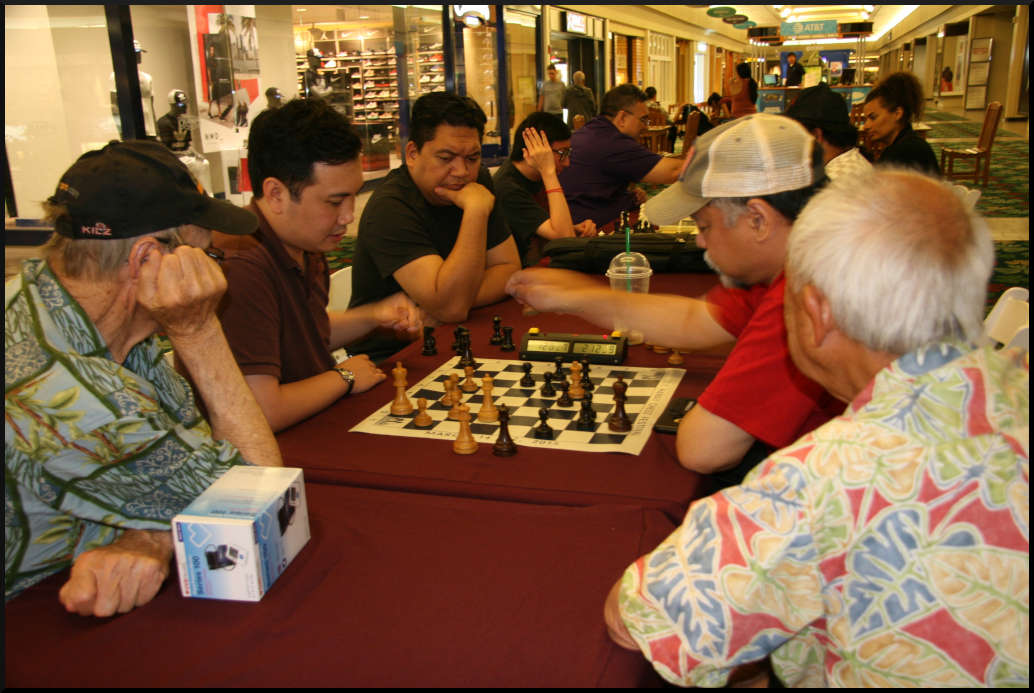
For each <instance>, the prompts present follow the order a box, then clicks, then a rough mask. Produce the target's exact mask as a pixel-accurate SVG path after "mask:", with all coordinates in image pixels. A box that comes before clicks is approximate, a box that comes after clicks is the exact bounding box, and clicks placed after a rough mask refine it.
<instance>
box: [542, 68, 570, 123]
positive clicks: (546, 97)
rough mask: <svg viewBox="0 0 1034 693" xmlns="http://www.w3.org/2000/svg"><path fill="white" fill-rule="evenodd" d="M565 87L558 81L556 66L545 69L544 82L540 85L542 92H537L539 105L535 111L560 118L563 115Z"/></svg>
mask: <svg viewBox="0 0 1034 693" xmlns="http://www.w3.org/2000/svg"><path fill="white" fill-rule="evenodd" d="M566 92H567V87H566V86H565V85H564V83H563V82H561V81H560V75H559V73H558V72H557V69H556V65H550V66H549V67H547V68H546V81H545V82H543V83H542V90H541V91H540V92H539V104H538V108H537V109H536V110H539V111H545V112H546V113H552V114H553V115H558V116H562V115H563V113H564V94H565V93H566Z"/></svg>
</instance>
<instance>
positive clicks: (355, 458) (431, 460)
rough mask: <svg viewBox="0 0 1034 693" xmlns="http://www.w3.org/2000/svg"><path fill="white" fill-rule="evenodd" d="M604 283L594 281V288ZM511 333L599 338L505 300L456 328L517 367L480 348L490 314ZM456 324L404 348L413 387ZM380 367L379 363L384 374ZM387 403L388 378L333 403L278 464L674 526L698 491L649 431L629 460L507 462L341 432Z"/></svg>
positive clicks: (610, 456) (674, 283) (523, 456)
mask: <svg viewBox="0 0 1034 693" xmlns="http://www.w3.org/2000/svg"><path fill="white" fill-rule="evenodd" d="M601 281H603V280H601ZM716 283H717V277H716V276H715V275H675V274H658V275H655V276H654V277H653V280H652V285H651V290H652V291H653V292H668V293H679V294H682V295H690V296H696V295H700V294H702V293H703V292H704V291H706V290H707V289H708V288H710V287H711V286H714V285H715V284H716ZM494 315H499V316H500V317H501V318H502V324H503V325H508V326H512V327H514V341H515V342H517V346H518V349H519V339H520V337H521V336H523V335H524V333H525V332H526V331H527V330H528V328H530V327H538V328H540V329H541V330H542V331H544V332H567V333H592V334H599V333H601V330H600V329H599V328H596V327H593V326H592V325H590V324H589V323H587V322H585V321H583V320H581V319H578V318H573V317H571V316H564V315H553V314H545V313H543V314H539V315H535V316H532V317H526V316H523V315H522V313H521V307H520V306H519V305H518V304H517V303H516V302H515V301H513V300H507V301H504V302H502V303H499V304H496V305H493V306H486V307H484V308H479V309H476V310H474V311H472V312H471V314H470V317H469V319H468V320H467V321H466V322H465V323H464V324H465V325H466V327H467V328H468V329H469V330H470V332H471V341H472V345H473V353H474V357H475V358H478V357H483V358H507V359H517V358H518V355H517V352H516V351H512V352H503V351H501V350H500V349H499V347H497V346H492V345H490V344H489V338H490V337H491V335H492V316H494ZM454 327H455V325H443V326H441V327H439V328H438V329H437V330H436V331H435V334H436V338H437V343H438V344H437V346H438V354H437V355H436V356H421V354H420V352H421V350H422V346H423V345H422V341H420V340H418V341H416V342H413V343H411V344H410V345H408V346H407V347H406V348H405V349H403V350H402V351H401V352H400V353H399V354H398V356H397V357H395V358H393V359H392V360H391V362H392V364H394V361H395V360H401V361H402V362H403V364H404V365H405V367H406V368H407V369H408V371H409V376H408V381H409V383H410V384H413V383H415V382H417V381H419V380H420V379H421V378H423V377H424V376H425V375H427V374H428V373H430V372H431V371H432V370H434V369H435V368H437V367H439V366H440V365H441V364H442V363H444V362H445V361H447V360H448V359H451V358H454V356H455V354H453V352H452V351H451V349H450V347H451V345H452V343H453V341H454V338H453V329H454ZM725 353H727V350H725V351H723V350H718V351H712V352H707V353H697V354H688V355H686V357H685V358H686V362H685V364H683V365H681V366H679V368H683V369H685V370H686V375H685V377H684V378H683V381H682V383H681V384H680V386H679V388H678V390H677V391H676V396H681V397H695V396H697V395H699V394H700V393H701V392H702V391H703V389H704V387H706V385H707V384H708V383H709V382H710V380H711V378H712V377H713V375H714V374H715V372H717V370H718V368H719V367H720V366H721V363H722V361H723V360H724V357H725ZM667 358H668V356H667V355H661V354H656V353H654V352H652V351H649V350H647V349H646V347H644V346H636V347H631V348H630V350H629V357H628V360H627V361H626V363H627V364H628V365H632V366H666V365H667ZM388 367H389V366H388V365H387V364H386V365H385V368H388ZM393 397H394V390H393V389H392V386H391V378H390V377H389V378H388V379H387V380H386V381H384V382H383V383H381V384H380V385H378V386H377V387H375V388H373V389H372V390H370V391H368V392H364V393H361V394H356V395H352V396H350V397H346V398H344V399H341V400H339V401H338V402H337V403H336V404H334V405H333V406H331V407H330V408H328V409H326V410H325V411H323V412H321V413H320V414H318V415H316V416H314V417H312V418H310V419H308V420H306V421H303V422H301V423H300V424H298V425H296V426H294V427H292V428H290V429H288V430H286V431H283V432H282V433H280V434H279V435H278V436H277V439H278V441H279V442H280V449H281V452H282V453H283V457H284V464H285V465H288V466H292V467H302V468H303V469H304V470H305V476H306V479H308V480H310V481H320V482H325V483H340V484H349V485H356V486H368V487H374V488H384V489H392V490H402V491H413V492H422V493H439V494H445V495H452V496H466V497H474V498H487V499H494V500H513V501H522V502H535V503H555V504H567V505H592V504H596V503H619V504H624V503H631V504H635V505H642V506H643V507H649V508H658V509H661V510H663V511H664V512H665V513H667V514H668V516H669V517H670V518H671V519H672V521H674V522H680V521H681V519H682V515H683V514H684V513H685V510H686V507H687V506H688V504H689V502H690V501H691V500H692V499H693V498H695V497H696V496H697V495H699V493H700V492H701V488H700V477H699V476H698V475H696V474H694V473H692V472H689V471H686V470H685V469H683V468H682V467H681V466H679V463H678V458H677V456H676V453H675V436H674V435H669V434H659V433H654V434H653V435H652V436H651V438H650V440H649V441H648V443H647V445H646V447H645V448H644V449H643V451H642V452H641V453H640V454H639V455H638V456H631V455H625V454H620V453H599V452H574V451H556V450H542V449H537V448H529V447H521V448H519V451H518V453H517V455H516V456H514V457H510V458H499V457H495V456H494V455H492V451H491V445H487V444H483V445H481V449H480V450H479V451H478V452H477V453H475V454H473V455H457V454H455V453H454V452H453V451H452V444H451V442H449V441H437V440H426V439H420V438H405V437H397V436H387V435H371V434H365V433H349V432H348V431H349V429H350V428H351V427H353V426H354V425H356V424H357V423H359V422H360V421H362V420H363V419H365V418H366V417H367V416H369V415H370V414H371V413H372V412H374V411H375V410H377V409H378V408H379V407H381V406H383V405H384V404H385V403H387V402H390V401H391V399H392V398H393Z"/></svg>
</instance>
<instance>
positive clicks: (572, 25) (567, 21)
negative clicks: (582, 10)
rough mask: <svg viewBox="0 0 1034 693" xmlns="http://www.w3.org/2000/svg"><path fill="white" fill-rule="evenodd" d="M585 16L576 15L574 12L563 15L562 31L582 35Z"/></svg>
mask: <svg viewBox="0 0 1034 693" xmlns="http://www.w3.org/2000/svg"><path fill="white" fill-rule="evenodd" d="M585 26H586V22H585V15H584V14H577V13H575V12H565V13H564V29H565V30H566V31H567V32H569V33H572V34H584V33H585Z"/></svg>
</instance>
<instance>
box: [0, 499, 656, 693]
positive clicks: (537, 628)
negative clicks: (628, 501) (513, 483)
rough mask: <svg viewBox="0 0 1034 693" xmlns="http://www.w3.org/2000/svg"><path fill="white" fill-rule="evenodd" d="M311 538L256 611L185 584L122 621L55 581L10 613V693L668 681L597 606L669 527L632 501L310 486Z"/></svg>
mask: <svg viewBox="0 0 1034 693" xmlns="http://www.w3.org/2000/svg"><path fill="white" fill-rule="evenodd" d="M306 494H307V499H308V506H309V515H310V527H311V530H312V539H311V540H310V542H309V544H308V545H307V546H306V547H305V548H304V549H303V550H302V551H301V553H300V554H298V556H297V558H295V560H294V562H293V563H292V564H291V565H290V566H288V568H287V570H286V571H285V572H284V573H283V575H281V576H280V578H279V579H278V580H277V581H276V582H275V583H273V585H272V586H271V588H270V591H269V592H268V593H267V594H266V596H265V597H264V598H263V599H262V601H260V602H258V603H248V602H230V601H215V600H207V599H185V598H183V597H181V596H180V593H179V587H178V585H177V583H176V580H175V578H173V579H170V580H168V581H167V582H166V584H165V586H164V587H163V589H162V591H161V592H160V593H159V595H158V597H157V598H156V599H155V600H154V601H153V602H152V603H150V604H148V605H146V606H145V607H143V608H141V609H137V610H134V611H132V612H130V613H128V614H125V615H122V616H118V617H115V618H111V619H95V618H83V617H80V616H76V615H72V614H68V613H66V612H65V611H64V609H63V608H62V607H61V605H60V604H59V603H58V601H57V592H58V589H59V588H60V586H61V584H62V583H63V582H64V580H65V579H66V575H60V574H59V575H55V576H52V577H51V578H49V579H47V580H45V581H44V582H42V583H40V584H39V585H36V586H34V587H33V588H30V589H29V590H27V591H26V592H25V593H23V594H22V595H20V596H19V597H17V598H15V599H14V600H12V601H11V602H9V603H7V604H6V605H5V608H4V612H5V613H4V616H5V619H4V621H5V623H4V628H5V636H6V638H5V640H6V641H5V671H6V674H5V676H6V683H7V685H9V686H17V687H22V686H26V687H27V686H60V687H68V688H79V687H81V686H134V687H148V688H149V687H153V686H174V687H179V686H183V687H186V686H190V687H205V688H225V687H230V686H233V687H237V686H262V687H265V686H275V687H285V688H292V689H293V688H297V687H301V686H333V687H341V686H406V687H410V686H420V687H424V686H429V685H433V686H446V687H456V686H478V687H481V686H536V687H538V686H550V687H553V686H579V687H581V686H608V687H609V686H615V687H626V686H644V685H649V686H656V685H658V684H659V682H660V680H659V678H658V677H657V675H656V674H655V673H654V672H653V670H652V668H651V667H650V665H649V664H648V663H647V661H646V660H645V658H643V657H642V656H641V655H639V654H638V653H636V652H630V651H627V650H623V649H621V648H619V647H618V646H616V645H614V644H613V643H612V642H611V641H610V639H609V637H608V636H607V633H606V628H605V626H604V624H603V617H602V613H603V602H604V599H605V597H606V594H607V591H608V590H609V589H610V586H611V584H613V582H614V580H616V579H617V578H618V576H619V575H620V574H621V572H622V571H623V570H624V568H625V567H626V566H627V565H628V564H629V563H631V562H632V561H633V560H635V559H636V558H637V557H638V556H640V555H641V554H643V553H645V552H647V551H649V550H650V549H652V548H653V547H654V546H656V545H657V544H658V543H660V542H661V541H662V540H663V539H664V537H665V536H667V535H668V534H670V533H671V532H672V531H673V530H674V525H673V524H672V523H671V522H670V521H669V520H668V519H667V518H665V517H664V516H663V515H661V514H660V513H658V512H656V511H653V510H646V509H643V508H637V507H633V506H597V507H593V508H564V507H550V506H535V505H528V504H517V503H500V502H495V501H483V500H473V499H464V498H448V497H442V496H434V495H426V494H405V493H395V492H387V491H377V490H372V489H358V488H349V487H346V486H338V485H328V484H318V483H312V482H308V483H307V484H306Z"/></svg>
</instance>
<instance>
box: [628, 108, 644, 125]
mask: <svg viewBox="0 0 1034 693" xmlns="http://www.w3.org/2000/svg"><path fill="white" fill-rule="evenodd" d="M621 110H622V111H624V112H625V113H627V114H628V115H630V116H632V117H633V118H634V117H635V113H633V112H632V111H630V110H628V109H627V108H622V109H621ZM639 122H640V123H642V124H643V125H649V124H650V116H648V115H644V116H639Z"/></svg>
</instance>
